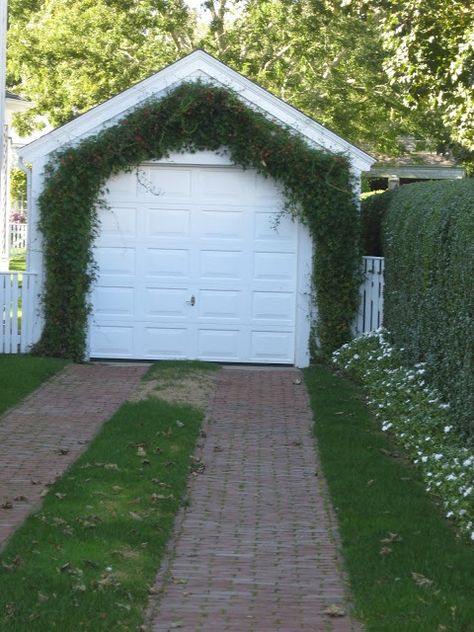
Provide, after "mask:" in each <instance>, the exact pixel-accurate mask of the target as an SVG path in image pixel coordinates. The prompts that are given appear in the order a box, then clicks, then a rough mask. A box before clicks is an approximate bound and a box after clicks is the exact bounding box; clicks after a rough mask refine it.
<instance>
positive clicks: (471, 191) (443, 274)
mask: <svg viewBox="0 0 474 632" xmlns="http://www.w3.org/2000/svg"><path fill="white" fill-rule="evenodd" d="M383 230H384V252H385V258H386V267H385V270H386V271H385V307H384V312H385V313H384V325H385V327H386V328H387V329H388V330H389V331H390V333H391V335H392V338H393V342H394V343H395V344H396V345H397V346H398V347H401V348H402V349H403V352H404V356H405V358H406V360H407V362H409V363H410V364H415V363H417V362H420V361H425V362H427V367H428V371H429V374H428V379H429V381H430V382H431V383H432V384H433V385H434V386H436V387H437V388H438V389H439V390H440V391H441V393H442V394H443V396H444V397H445V398H446V400H447V401H448V402H449V403H450V406H451V410H452V417H453V421H454V422H455V423H456V424H457V425H458V427H459V429H460V430H461V432H462V433H463V434H464V435H465V436H467V437H470V438H471V439H472V438H473V437H474V180H470V179H469V180H463V181H457V182H433V183H427V184H412V185H409V186H404V187H401V188H400V189H398V190H397V192H396V194H395V195H394V196H393V198H392V201H391V203H390V205H389V207H388V209H387V212H386V217H385V221H384V229H383Z"/></svg>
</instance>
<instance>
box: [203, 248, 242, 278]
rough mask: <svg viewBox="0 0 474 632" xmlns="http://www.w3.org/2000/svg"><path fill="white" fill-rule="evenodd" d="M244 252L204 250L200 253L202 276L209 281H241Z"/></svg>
mask: <svg viewBox="0 0 474 632" xmlns="http://www.w3.org/2000/svg"><path fill="white" fill-rule="evenodd" d="M241 262H242V251H240V250H233V251H232V250H202V251H201V252H200V262H199V263H200V265H199V269H200V276H201V278H202V279H203V280H207V279H233V280H239V279H241V277H242V275H241V273H242V267H241Z"/></svg>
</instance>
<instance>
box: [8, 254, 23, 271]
mask: <svg viewBox="0 0 474 632" xmlns="http://www.w3.org/2000/svg"><path fill="white" fill-rule="evenodd" d="M9 270H10V271H11V272H24V271H25V270H26V252H25V251H21V252H20V251H19V252H15V253H14V254H12V256H11V257H10V265H9Z"/></svg>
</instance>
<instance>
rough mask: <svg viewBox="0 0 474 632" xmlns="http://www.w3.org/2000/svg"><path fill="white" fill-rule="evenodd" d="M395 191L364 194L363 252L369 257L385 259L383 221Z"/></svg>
mask: <svg viewBox="0 0 474 632" xmlns="http://www.w3.org/2000/svg"><path fill="white" fill-rule="evenodd" d="M393 193H394V191H393V190H391V191H372V192H370V193H362V195H361V196H360V198H361V205H360V211H361V223H362V226H361V231H362V252H363V254H364V255H365V256H368V257H383V240H382V221H383V218H384V216H385V213H386V211H387V207H388V205H389V204H390V201H391V199H392V197H393Z"/></svg>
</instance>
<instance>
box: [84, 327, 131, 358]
mask: <svg viewBox="0 0 474 632" xmlns="http://www.w3.org/2000/svg"><path fill="white" fill-rule="evenodd" d="M90 337H91V348H92V349H93V350H94V356H95V357H97V358H133V357H135V352H136V348H135V344H134V326H132V325H130V326H128V327H127V326H123V325H112V324H111V325H106V324H101V325H95V324H93V325H92V326H91V330H90Z"/></svg>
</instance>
